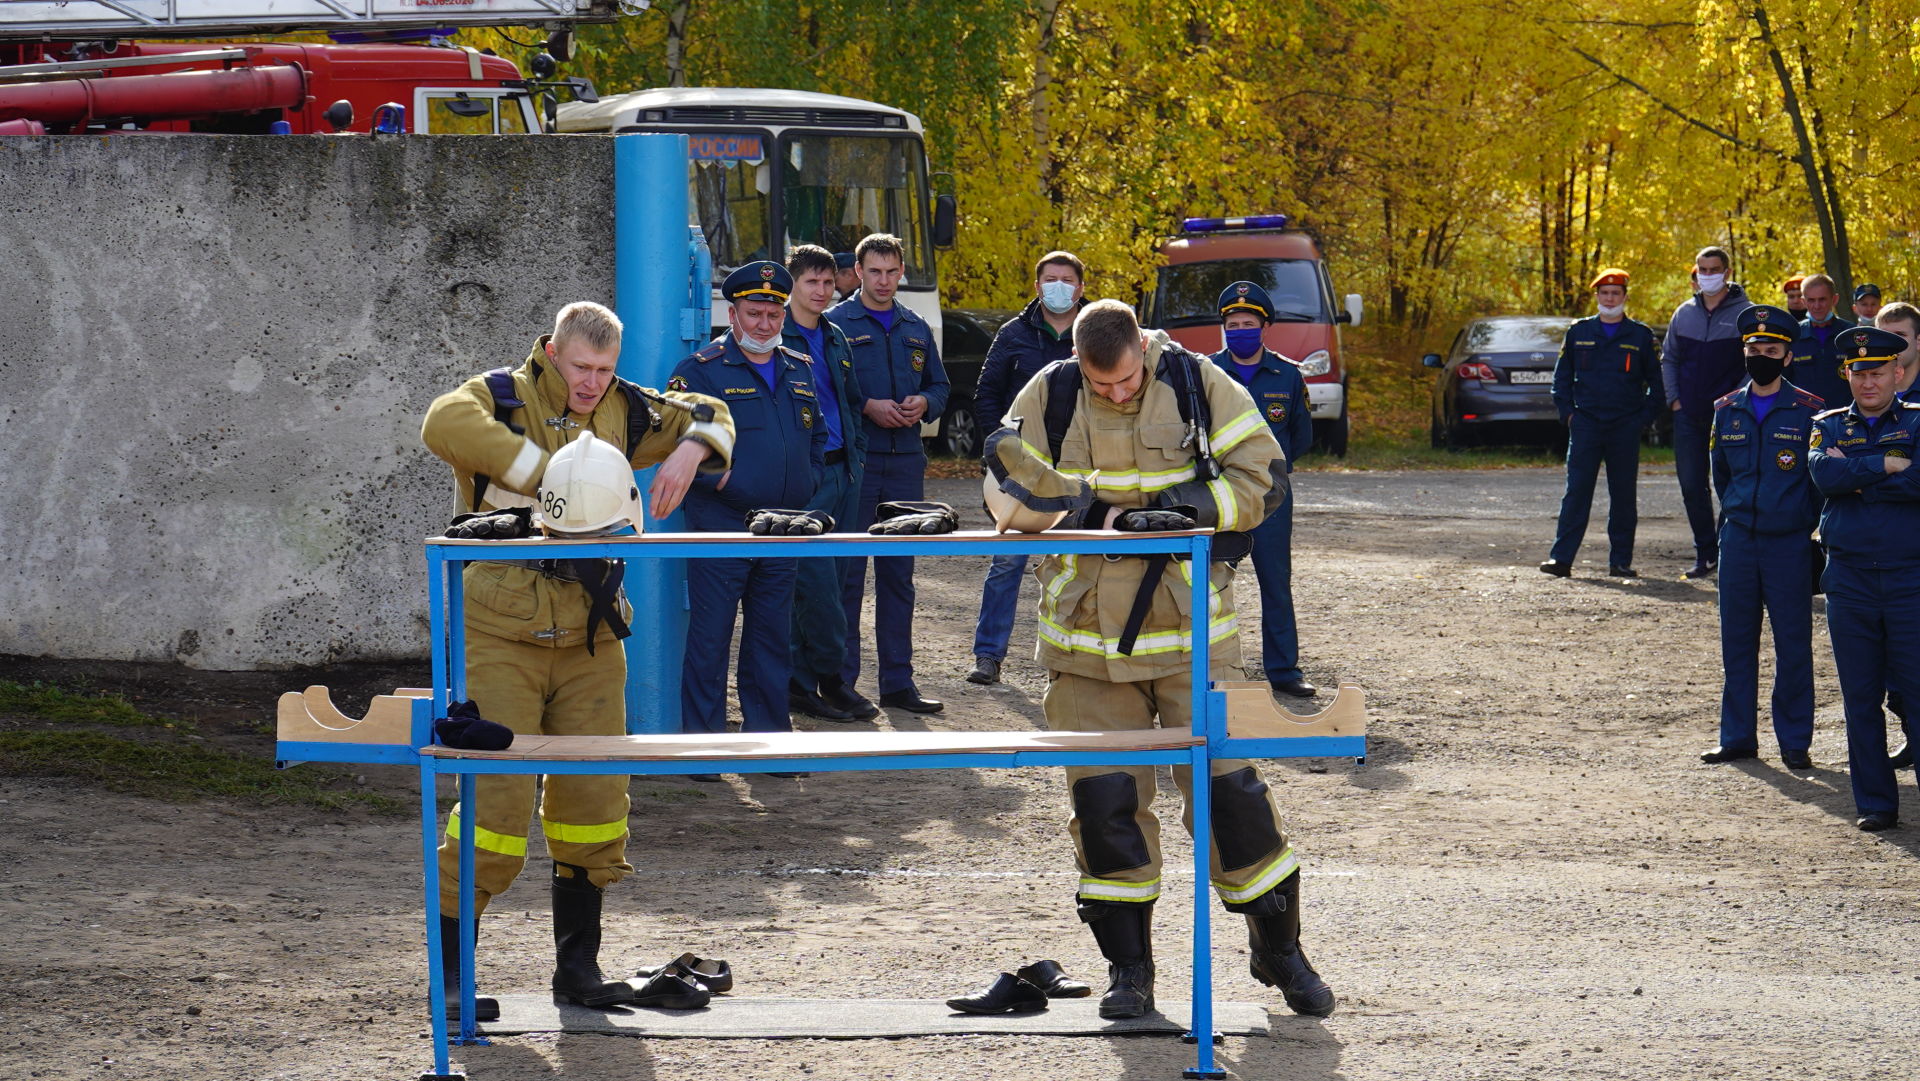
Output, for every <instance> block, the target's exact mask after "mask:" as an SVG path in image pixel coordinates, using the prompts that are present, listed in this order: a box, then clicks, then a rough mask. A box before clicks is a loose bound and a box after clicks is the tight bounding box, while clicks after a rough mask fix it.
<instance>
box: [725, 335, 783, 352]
mask: <svg viewBox="0 0 1920 1081" xmlns="http://www.w3.org/2000/svg"><path fill="white" fill-rule="evenodd" d="M733 340H734V341H735V342H736V343H737V344H738V345H739V346H740V348H742V349H744V350H746V351H747V352H749V353H771V352H773V347H774V346H776V345H779V344H780V336H779V335H777V334H776V335H774V336H773V337H771V338H768V339H766V340H765V341H761V340H760V339H758V338H749V337H747V336H746V335H745V334H742V333H741V332H739V331H737V330H736V331H734V333H733Z"/></svg>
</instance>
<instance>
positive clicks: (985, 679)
mask: <svg viewBox="0 0 1920 1081" xmlns="http://www.w3.org/2000/svg"><path fill="white" fill-rule="evenodd" d="M967 682H968V683H978V684H980V685H981V686H982V687H985V686H987V685H989V684H993V683H998V682H1000V658H998V657H988V656H984V655H982V656H979V657H975V658H974V659H973V671H971V672H968V673H967Z"/></svg>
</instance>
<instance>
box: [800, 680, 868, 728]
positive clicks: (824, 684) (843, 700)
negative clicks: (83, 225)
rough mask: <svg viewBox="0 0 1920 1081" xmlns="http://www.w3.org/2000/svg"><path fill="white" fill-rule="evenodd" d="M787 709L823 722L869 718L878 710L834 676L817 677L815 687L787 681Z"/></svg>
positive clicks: (865, 719)
mask: <svg viewBox="0 0 1920 1081" xmlns="http://www.w3.org/2000/svg"><path fill="white" fill-rule="evenodd" d="M787 709H788V710H789V711H791V712H793V713H804V714H806V715H807V716H809V717H818V718H819V719H820V720H823V721H839V722H842V723H845V722H847V721H870V720H872V719H873V718H875V717H878V716H879V715H880V710H879V708H878V707H877V706H875V705H874V704H873V703H872V702H869V701H867V699H866V698H865V697H864V696H863V695H861V693H860V692H859V691H856V690H854V689H853V688H852V687H849V686H847V685H846V683H845V682H843V681H841V680H840V679H838V678H835V679H832V680H821V681H820V686H819V687H818V688H817V689H816V688H814V687H811V686H809V685H808V684H806V683H805V682H802V681H801V680H799V679H790V680H788V681H787Z"/></svg>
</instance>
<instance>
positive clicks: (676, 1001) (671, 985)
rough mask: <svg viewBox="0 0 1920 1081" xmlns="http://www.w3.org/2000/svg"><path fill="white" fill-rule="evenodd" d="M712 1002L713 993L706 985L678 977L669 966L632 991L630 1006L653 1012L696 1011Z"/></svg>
mask: <svg viewBox="0 0 1920 1081" xmlns="http://www.w3.org/2000/svg"><path fill="white" fill-rule="evenodd" d="M712 1001H713V992H712V991H710V990H708V989H707V987H706V985H704V984H702V983H700V982H698V981H696V980H689V979H687V978H685V977H683V976H680V975H678V974H677V973H675V972H674V971H673V968H672V966H671V965H669V966H668V967H667V968H665V969H662V970H661V971H659V972H655V973H654V974H653V976H652V977H651V978H649V979H648V980H647V982H646V983H644V984H641V985H640V986H639V987H636V988H634V989H633V1001H632V1003H631V1005H634V1006H645V1007H648V1008H650V1009H655V1010H698V1009H702V1008H704V1007H705V1006H706V1005H707V1003H709V1002H712Z"/></svg>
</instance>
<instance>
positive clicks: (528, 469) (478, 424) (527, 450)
mask: <svg viewBox="0 0 1920 1081" xmlns="http://www.w3.org/2000/svg"><path fill="white" fill-rule="evenodd" d="M549 337H550V335H546V334H543V335H541V336H540V340H539V341H537V342H535V343H534V345H533V350H532V352H530V353H528V354H527V359H526V360H525V361H523V362H521V364H520V366H519V367H518V368H515V369H514V371H513V392H514V395H515V396H516V397H518V398H519V399H520V401H522V402H524V403H525V404H524V405H523V406H522V407H521V408H519V409H515V410H513V412H512V413H510V414H509V415H508V416H507V423H505V424H503V423H501V422H500V421H499V420H497V419H495V416H494V401H493V394H492V392H490V391H489V390H488V389H487V378H486V376H484V375H476V376H474V377H473V378H472V379H469V380H467V381H466V382H465V383H462V384H461V385H460V386H459V388H458V389H455V390H453V391H450V392H448V393H446V394H442V395H441V396H440V397H438V398H435V399H434V401H433V405H432V406H430V407H428V409H427V416H426V420H425V421H424V422H422V424H421V425H420V439H421V441H422V442H424V443H426V445H427V449H428V450H431V451H432V452H433V453H434V454H436V455H438V456H439V457H440V459H441V460H442V461H445V462H446V463H447V464H448V465H450V466H452V467H453V480H454V489H455V492H456V497H457V504H458V510H460V511H468V510H475V509H480V510H496V509H505V508H508V507H531V506H533V497H534V492H535V491H536V490H537V489H538V488H539V486H540V478H541V476H542V475H544V474H545V473H546V471H547V461H548V459H549V458H551V457H552V456H553V455H554V453H556V452H557V451H559V450H560V448H562V447H564V446H566V445H567V444H568V443H571V442H573V440H574V439H575V438H577V437H578V436H579V434H580V429H581V428H590V429H592V431H593V434H594V436H595V437H596V438H599V439H604V440H606V441H607V442H609V443H611V444H613V445H614V446H616V447H625V446H626V444H627V397H626V395H625V394H623V393H621V391H620V388H619V386H618V385H610V386H608V387H607V393H606V395H605V396H604V397H602V398H601V399H600V404H599V405H597V406H595V407H594V410H593V412H592V413H590V414H588V415H586V416H584V417H581V416H577V415H574V414H571V413H569V412H568V411H567V382H566V380H565V379H563V378H562V377H561V375H560V373H559V372H557V371H554V370H553V366H552V364H550V363H549V362H548V360H547V353H546V344H547V341H548V339H549ZM667 397H669V398H678V399H680V400H682V401H688V402H706V403H708V404H711V405H712V406H713V411H714V417H713V420H712V421H709V422H704V423H703V422H700V421H696V420H694V419H693V417H692V415H691V414H689V413H687V412H685V411H683V410H679V409H670V408H663V407H660V406H652V407H651V408H652V410H653V413H654V416H653V417H652V418H650V421H649V424H648V428H647V431H646V434H645V435H644V436H642V437H641V439H640V441H639V443H638V444H637V445H636V446H635V447H634V450H633V465H634V467H635V468H636V469H638V468H644V467H646V466H650V465H657V464H659V463H660V462H662V461H664V460H666V457H667V455H669V454H671V453H673V449H674V448H675V447H677V446H679V445H680V441H681V440H683V439H694V440H698V441H699V442H701V443H704V444H706V446H707V448H708V449H709V450H711V451H712V454H710V455H709V456H708V458H707V460H706V462H704V463H703V464H702V465H701V466H700V470H701V472H702V473H720V472H724V471H726V469H727V468H728V467H729V466H730V465H731V464H732V461H733V418H732V417H730V416H729V415H728V414H727V407H726V404H725V403H724V402H721V401H719V400H717V399H714V398H709V397H707V396H705V395H701V394H676V393H671V392H670V393H668V394H667ZM508 424H512V425H514V426H516V427H518V428H519V429H520V432H518V433H516V432H514V431H513V429H512V428H509V427H508V426H507V425H508ZM476 474H479V475H483V476H485V477H487V478H488V486H487V490H486V495H485V502H484V505H483V506H482V507H479V508H476V507H475V506H474V505H473V490H474V476H475V475H476ZM462 580H463V581H464V582H465V590H466V601H467V625H468V627H469V628H471V629H473V630H478V631H483V632H485V633H487V634H492V635H496V636H498V637H501V638H509V639H516V640H519V641H523V642H534V643H538V644H541V645H548V646H554V647H562V646H579V645H585V644H586V641H587V636H586V629H587V591H586V588H585V587H583V586H581V585H580V583H578V582H571V581H562V580H560V579H557V578H553V577H549V576H547V575H544V574H542V573H540V571H539V570H538V569H536V567H535V566H533V565H531V564H526V563H490V562H489V563H469V564H467V567H466V570H465V572H464V573H463V578H462ZM621 608H622V613H621V614H622V615H623V616H625V615H627V614H628V612H627V611H626V604H625V602H624V600H623V601H622V604H621ZM594 641H595V644H596V645H605V644H607V643H609V642H613V641H617V639H615V637H614V634H613V631H612V630H611V629H610V628H608V627H606V626H604V625H603V626H602V627H601V628H600V632H599V634H598V635H597V636H596V637H595V639H594Z"/></svg>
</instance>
